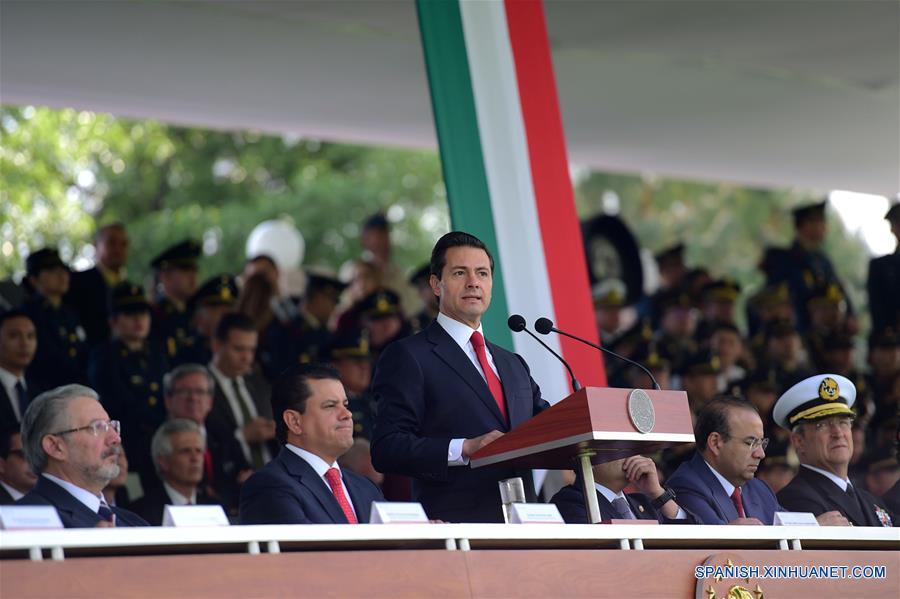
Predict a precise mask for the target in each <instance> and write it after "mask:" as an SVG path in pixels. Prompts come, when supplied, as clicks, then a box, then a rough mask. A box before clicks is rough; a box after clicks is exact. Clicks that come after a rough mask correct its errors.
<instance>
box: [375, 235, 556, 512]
mask: <svg viewBox="0 0 900 599" xmlns="http://www.w3.org/2000/svg"><path fill="white" fill-rule="evenodd" d="M493 272H494V261H493V258H492V257H491V255H490V253H489V252H488V249H487V247H486V246H485V245H484V243H483V242H482V241H481V240H479V239H478V238H477V237H474V236H473V235H469V234H468V233H463V232H460V231H453V232H451V233H447V234H446V235H444V236H443V237H441V238H440V239H439V240H438V242H437V243H436V244H435V246H434V249H433V250H432V253H431V278H430V279H429V282H430V284H431V289H432V291H433V292H434V294H435V295H436V296H438V303H439V308H440V313H439V314H438V317H437V320H435V322H433V323H431V324H430V325H429V326H428V327H426V328H425V329H424V330H423V331H421V332H420V333H417V334H416V335H413V336H412V337H407V338H405V339H401V340H399V341H395V342H394V343H392V344H390V345H389V346H387V347H386V348H385V350H384V352H383V353H382V354H381V357H380V358H379V360H378V363H377V364H376V366H375V375H374V380H373V383H372V392H373V394H374V396H375V397H376V401H377V402H378V414H377V416H376V420H375V430H374V434H373V437H372V463H373V464H374V465H375V468H376V470H378V471H379V472H384V473H392V474H403V475H407V476H411V477H413V499H414V500H416V501H419V502H421V503H422V506H423V507H424V508H425V512H426V513H427V514H428V516H429V517H430V518H433V519H439V520H443V521H445V522H503V514H502V512H501V507H500V506H501V502H500V491H499V488H498V486H497V482H498V481H500V480H502V479H506V478H511V477H517V476H521V477H522V478H523V479H525V480H526V483H525V492H526V498H527V499H529V501H534V488H533V485H532V484H531V472H530V471H524V472H523V471H517V470H515V469H512V468H482V469H472V468H470V467H469V458H470V456H471V455H472V454H474V453H475V452H476V451H478V450H479V449H480V448H482V447H484V446H485V445H487V444H488V443H490V442H491V441H493V440H495V439H496V438H498V437H499V436H501V435H502V434H503V433H505V432H507V431H509V430H511V429H512V428H514V427H515V426H517V425H519V424H521V423H523V422H525V421H526V420H528V419H529V418H531V417H532V416H534V415H535V414H537V413H538V412H540V411H542V410H544V409H545V408H547V407H548V404H547V402H545V401H544V400H543V399H542V398H541V391H540V389H539V388H538V386H537V384H536V383H535V382H534V380H532V378H531V375H530V373H529V370H528V366H527V365H526V364H525V361H524V360H523V359H522V358H521V357H519V356H518V355H516V354H514V353H511V352H509V351H507V350H505V349H503V348H501V347H499V346H497V345H494V344H493V343H490V341H487V342H486V341H485V339H484V334H483V332H482V327H481V316H482V315H483V314H484V313H485V311H486V310H487V309H488V306H490V303H491V289H492V282H493V278H492V277H493Z"/></svg>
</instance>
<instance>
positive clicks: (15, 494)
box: [0, 480, 25, 501]
mask: <svg viewBox="0 0 900 599" xmlns="http://www.w3.org/2000/svg"><path fill="white" fill-rule="evenodd" d="M0 487H3V488H4V489H6V492H7V493H9V496H10V497H12V500H13V501H18V500H20V499H22V498H23V497H25V493H22V492H21V491H19V490H18V489H16V488H14V487H11V486H9V485H8V484H6V483H5V482H3V481H2V480H0Z"/></svg>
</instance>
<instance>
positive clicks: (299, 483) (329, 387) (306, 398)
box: [240, 364, 384, 524]
mask: <svg viewBox="0 0 900 599" xmlns="http://www.w3.org/2000/svg"><path fill="white" fill-rule="evenodd" d="M272 411H273V412H274V413H275V414H277V415H278V419H277V420H276V422H277V425H278V427H277V435H278V440H279V441H281V442H282V443H285V445H284V447H283V448H282V450H281V453H279V454H278V456H277V457H276V458H275V459H274V460H272V461H271V462H269V463H268V464H267V465H266V466H265V467H264V468H263V469H262V470H260V471H259V472H257V473H256V474H254V475H253V476H251V477H250V478H249V480H247V482H246V483H244V488H243V489H242V490H241V516H240V520H241V524H347V523H350V524H357V523H360V522H362V523H366V522H368V521H369V512H370V510H371V505H372V502H373V501H383V500H384V497H383V496H382V494H381V491H379V490H378V487H377V486H376V485H375V483H373V482H372V481H370V480H369V479H367V478H365V477H364V476H360V475H359V474H356V473H354V472H351V471H349V470H342V469H341V467H340V466H339V465H338V458H339V457H341V456H342V455H343V454H344V453H346V452H347V450H348V449H350V447H351V446H352V445H353V415H352V414H351V412H350V410H349V409H348V401H347V393H346V392H345V391H344V386H343V385H342V384H341V381H340V379H339V378H338V373H337V371H336V370H334V369H333V368H331V367H330V366H324V365H321V364H303V365H297V366H293V367H291V368H290V369H288V370H287V371H286V372H284V373H282V374H281V376H279V377H278V378H277V379H276V380H275V385H274V389H273V392H272Z"/></svg>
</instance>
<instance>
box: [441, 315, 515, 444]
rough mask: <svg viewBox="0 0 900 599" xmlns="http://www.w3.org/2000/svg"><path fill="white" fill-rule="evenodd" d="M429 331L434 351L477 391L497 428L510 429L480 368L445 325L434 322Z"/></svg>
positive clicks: (476, 393)
mask: <svg viewBox="0 0 900 599" xmlns="http://www.w3.org/2000/svg"><path fill="white" fill-rule="evenodd" d="M427 331H428V333H427V336H428V340H429V341H430V342H431V343H433V344H434V349H433V351H434V353H435V354H437V356H438V357H439V358H440V359H441V360H443V361H444V362H445V363H446V364H447V366H449V367H450V368H451V369H452V370H453V371H454V372H456V374H458V375H459V377H460V378H461V379H462V380H463V381H465V382H466V384H467V385H468V386H469V387H471V388H472V391H474V392H475V395H476V396H477V397H478V399H479V400H481V403H483V404H484V406H485V407H486V408H487V409H488V410H489V411H490V413H491V414H493V415H494V418H495V419H496V420H497V422H498V423H499V425H500V426H499V427H498V429H497V430H502V431H506V430H508V426H507V424H506V422H505V421H504V418H503V416H502V415H501V414H500V408H498V407H497V402H495V401H494V397H493V396H492V395H491V392H490V390H489V389H488V386H487V383H486V382H485V381H484V379H483V378H481V375H480V374H478V370H476V369H475V366H474V365H473V364H472V362H471V361H469V358H468V356H466V354H465V353H464V352H463V350H462V348H460V347H459V346H458V345H457V344H456V342H455V341H454V340H453V338H452V337H450V335H449V334H448V333H447V331H445V330H444V327H442V326H441V325H440V324H438V323H437V322H434V323H432V324H431V326H429V327H428V329H427ZM495 364H496V362H495ZM498 369H499V367H498ZM501 381H502V377H501Z"/></svg>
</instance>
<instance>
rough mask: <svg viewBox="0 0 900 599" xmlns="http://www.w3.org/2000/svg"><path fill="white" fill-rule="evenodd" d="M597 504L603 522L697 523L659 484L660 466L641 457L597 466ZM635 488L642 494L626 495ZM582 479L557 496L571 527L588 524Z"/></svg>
mask: <svg viewBox="0 0 900 599" xmlns="http://www.w3.org/2000/svg"><path fill="white" fill-rule="evenodd" d="M592 470H593V472H594V486H595V487H596V489H597V502H598V503H599V504H600V516H601V518H603V520H613V519H616V518H618V519H623V520H657V521H659V522H660V523H662V524H695V523H696V521H695V520H694V518H693V517H692V516H690V515H689V514H687V513H686V512H685V511H684V510H683V509H681V507H679V505H678V504H677V503H675V494H674V493H673V492H672V491H671V490H670V489H664V488H663V487H662V485H660V484H659V474H657V472H656V464H654V463H653V460H651V459H650V458H645V457H644V456H640V455H633V456H631V457H627V458H622V459H620V460H613V461H611V462H605V463H603V464H597V465H595V466H594V467H593V468H592ZM629 485H631V486H632V487H633V488H635V489H637V490H638V491H639V492H638V493H628V494H626V493H624V492H623V491H624V489H625V487H626V486H629ZM581 486H582V485H581V480H577V481H575V484H574V485H568V486H566V487H563V488H562V489H560V490H559V492H558V493H557V494H556V495H554V496H553V499H551V500H550V501H551V503H555V504H556V507H558V508H559V513H560V514H562V517H563V520H565V521H566V522H567V523H568V524H587V523H588V522H589V521H590V520H589V518H588V513H587V509H586V506H585V501H584V493H583V492H582V490H581Z"/></svg>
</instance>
